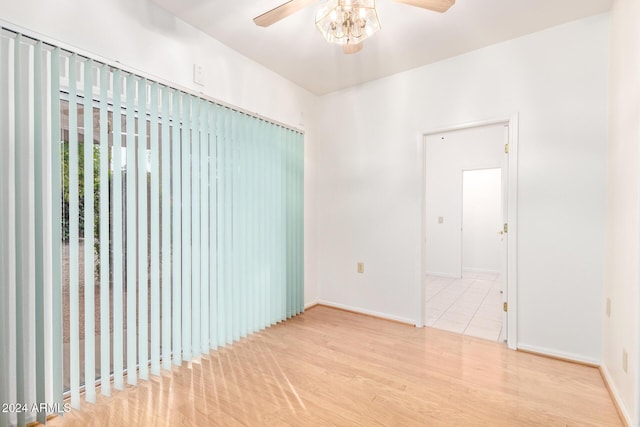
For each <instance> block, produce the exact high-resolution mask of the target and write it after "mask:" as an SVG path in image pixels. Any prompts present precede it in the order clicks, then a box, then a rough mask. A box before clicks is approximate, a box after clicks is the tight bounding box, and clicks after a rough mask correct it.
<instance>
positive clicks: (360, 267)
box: [358, 262, 364, 274]
mask: <svg viewBox="0 0 640 427" xmlns="http://www.w3.org/2000/svg"><path fill="white" fill-rule="evenodd" d="M358 273H361V274H362V273H364V262H359V263H358Z"/></svg>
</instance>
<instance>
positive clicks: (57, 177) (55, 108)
mask: <svg viewBox="0 0 640 427" xmlns="http://www.w3.org/2000/svg"><path fill="white" fill-rule="evenodd" d="M0 56H4V55H0ZM0 80H1V78H0ZM50 89H51V94H50V95H51V194H52V197H51V204H52V208H51V220H50V223H49V226H50V227H51V246H52V247H51V276H52V277H51V305H52V308H51V313H52V319H51V323H52V337H51V358H52V368H53V371H52V376H51V381H52V389H53V403H55V404H57V405H58V408H62V404H63V393H64V385H63V382H62V373H63V356H62V353H63V351H62V341H63V331H62V243H61V242H62V221H61V218H62V198H61V197H59V196H56V195H59V194H61V193H62V168H61V160H62V159H61V151H60V144H61V140H62V138H61V130H60V48H57V47H56V48H54V49H53V51H52V52H51V87H50ZM58 410H60V409H58Z"/></svg>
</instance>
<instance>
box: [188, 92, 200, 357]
mask: <svg viewBox="0 0 640 427" xmlns="http://www.w3.org/2000/svg"><path fill="white" fill-rule="evenodd" d="M191 105H192V112H191V166H190V170H191V236H192V244H191V248H192V249H191V356H192V357H198V356H199V355H200V252H201V248H200V243H201V240H202V239H201V235H200V184H201V182H200V179H201V174H200V155H201V154H200V151H201V150H200V100H199V99H198V98H194V97H191Z"/></svg>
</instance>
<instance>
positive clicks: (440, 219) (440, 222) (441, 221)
mask: <svg viewBox="0 0 640 427" xmlns="http://www.w3.org/2000/svg"><path fill="white" fill-rule="evenodd" d="M442 223H444V217H442V216H439V217H438V224H442Z"/></svg>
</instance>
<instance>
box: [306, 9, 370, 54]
mask: <svg viewBox="0 0 640 427" xmlns="http://www.w3.org/2000/svg"><path fill="white" fill-rule="evenodd" d="M316 27H318V30H319V31H320V33H322V35H323V36H324V38H325V40H327V41H328V42H329V43H335V44H340V45H348V44H360V43H362V41H363V40H365V39H366V38H368V37H370V36H371V35H373V34H374V33H376V32H377V31H378V30H380V20H379V19H378V13H377V12H376V7H375V0H328V1H327V2H326V3H325V5H324V6H322V8H320V10H318V13H316Z"/></svg>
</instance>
